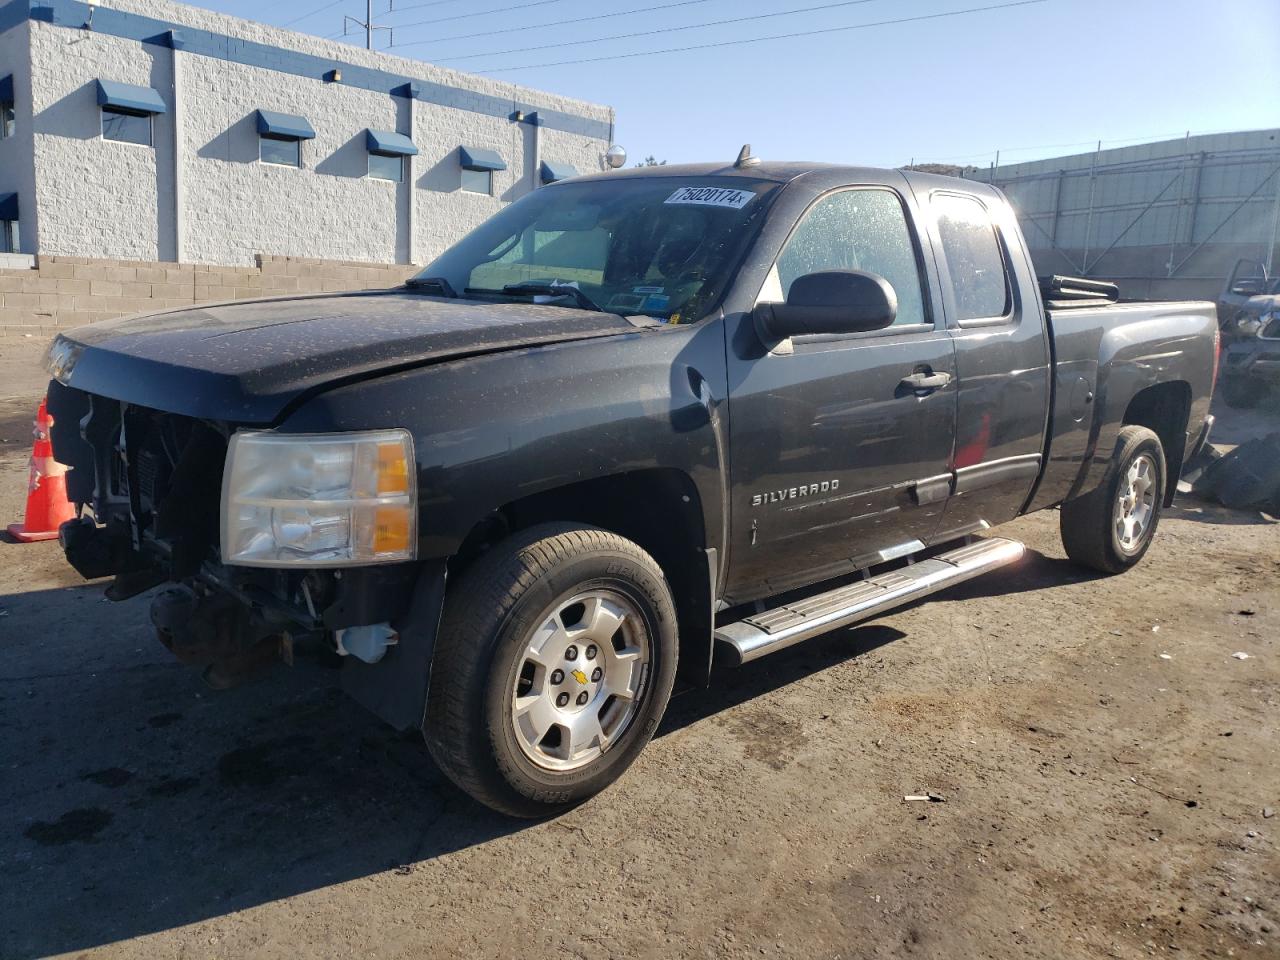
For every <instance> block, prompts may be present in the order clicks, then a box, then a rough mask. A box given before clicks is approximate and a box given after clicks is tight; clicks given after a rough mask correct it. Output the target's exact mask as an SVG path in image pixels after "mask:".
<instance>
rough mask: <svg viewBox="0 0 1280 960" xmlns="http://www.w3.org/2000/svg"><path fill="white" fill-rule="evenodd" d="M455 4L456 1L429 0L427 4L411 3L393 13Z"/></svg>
mask: <svg viewBox="0 0 1280 960" xmlns="http://www.w3.org/2000/svg"><path fill="white" fill-rule="evenodd" d="M457 2H458V0H430V2H429V3H411V4H409V5H408V6H407V7H400V8H399V9H398V10H396V11H395V12H396V13H401V12H402V11H405V10H421V9H422V8H424V7H442V6H444V5H445V4H446V3H457Z"/></svg>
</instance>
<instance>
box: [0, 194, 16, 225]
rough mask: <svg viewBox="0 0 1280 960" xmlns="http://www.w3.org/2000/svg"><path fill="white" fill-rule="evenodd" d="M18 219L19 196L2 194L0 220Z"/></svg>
mask: <svg viewBox="0 0 1280 960" xmlns="http://www.w3.org/2000/svg"><path fill="white" fill-rule="evenodd" d="M17 219H18V195H17V194H16V193H0V220H17Z"/></svg>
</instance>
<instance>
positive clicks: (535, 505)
mask: <svg viewBox="0 0 1280 960" xmlns="http://www.w3.org/2000/svg"><path fill="white" fill-rule="evenodd" d="M547 521H562V522H563V521H569V522H577V523H584V524H590V525H591V526H595V527H601V528H602V529H605V530H610V531H612V532H613V533H616V534H618V535H619V536H623V537H626V538H627V539H628V540H632V541H634V542H635V543H637V544H639V545H640V546H641V547H642V548H643V549H644V550H645V551H646V552H647V553H648V554H649V555H650V556H652V557H653V558H654V560H656V561H657V562H658V566H660V567H661V568H662V571H663V573H664V574H665V575H666V578H667V582H668V583H669V584H670V586H671V594H672V598H673V600H674V601H675V607H676V616H677V620H678V626H679V634H680V651H679V663H680V671H679V674H678V679H679V680H680V681H683V682H688V683H691V684H695V685H697V686H704V685H705V684H706V682H707V674H708V672H709V670H710V666H711V663H710V657H711V629H712V620H711V618H712V614H711V605H712V597H711V588H712V584H711V574H710V570H709V567H708V564H707V557H706V554H705V547H706V545H707V544H706V531H705V529H704V524H703V521H702V503H701V499H700V498H699V496H698V491H697V488H696V487H695V486H694V485H693V481H692V480H690V479H689V477H688V475H686V474H684V473H682V472H680V471H678V470H671V469H652V470H636V471H632V472H629V473H623V474H617V475H615V476H610V477H603V478H599V479H594V480H584V481H581V482H579V483H572V484H568V485H566V486H563V487H557V488H555V489H554V490H547V491H544V492H542V493H536V494H533V495H531V496H528V497H524V498H522V499H520V500H514V501H512V502H511V503H508V504H506V505H504V506H502V507H501V508H499V509H498V510H496V511H494V512H493V513H492V514H490V515H489V516H487V517H485V518H484V519H483V520H481V521H480V522H479V523H477V524H476V525H475V526H474V527H472V529H471V531H470V533H469V534H468V535H467V537H466V539H465V540H464V541H463V543H462V545H461V547H459V549H458V552H457V554H456V555H455V556H454V557H453V558H452V559H451V560H450V562H449V570H450V575H451V576H457V575H459V574H460V573H461V572H462V571H463V570H465V569H466V568H467V567H468V566H470V564H471V563H472V562H474V561H475V559H476V558H477V557H479V556H480V555H482V554H483V553H484V552H485V551H486V550H488V549H489V547H491V546H492V545H493V544H495V543H497V542H498V541H499V540H501V539H503V538H504V537H506V536H508V535H510V534H511V533H513V532H514V531H516V530H521V529H524V528H526V527H530V526H533V525H534V524H537V523H544V522H547Z"/></svg>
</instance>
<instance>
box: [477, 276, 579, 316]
mask: <svg viewBox="0 0 1280 960" xmlns="http://www.w3.org/2000/svg"><path fill="white" fill-rule="evenodd" d="M502 292H503V293H510V294H515V295H516V296H523V297H537V296H545V297H572V298H573V299H574V300H576V301H577V303H578V306H580V307H581V308H582V309H583V310H599V311H601V312H603V308H602V307H601V306H600V304H598V303H596V302H595V301H594V300H592V299H591V298H590V297H588V296H587V295H586V294H585V293H583V292H582V291H581V290H579V289H578V285H577V284H576V283H561V282H560V281H559V280H522V281H520V282H519V283H508V284H507V285H506V286H505V287H503V288H502Z"/></svg>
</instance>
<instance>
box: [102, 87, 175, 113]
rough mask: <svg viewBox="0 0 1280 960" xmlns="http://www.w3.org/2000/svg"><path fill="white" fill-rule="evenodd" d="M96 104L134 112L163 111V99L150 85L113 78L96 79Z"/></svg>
mask: <svg viewBox="0 0 1280 960" xmlns="http://www.w3.org/2000/svg"><path fill="white" fill-rule="evenodd" d="M98 105H99V106H101V107H115V108H116V109H117V110H131V111H133V112H134V113H164V112H165V105H164V100H162V99H161V98H160V94H159V93H157V92H156V91H155V90H152V89H151V88H150V87H135V86H134V85H133V84H131V83H117V82H116V81H114V80H99V81H98Z"/></svg>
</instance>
